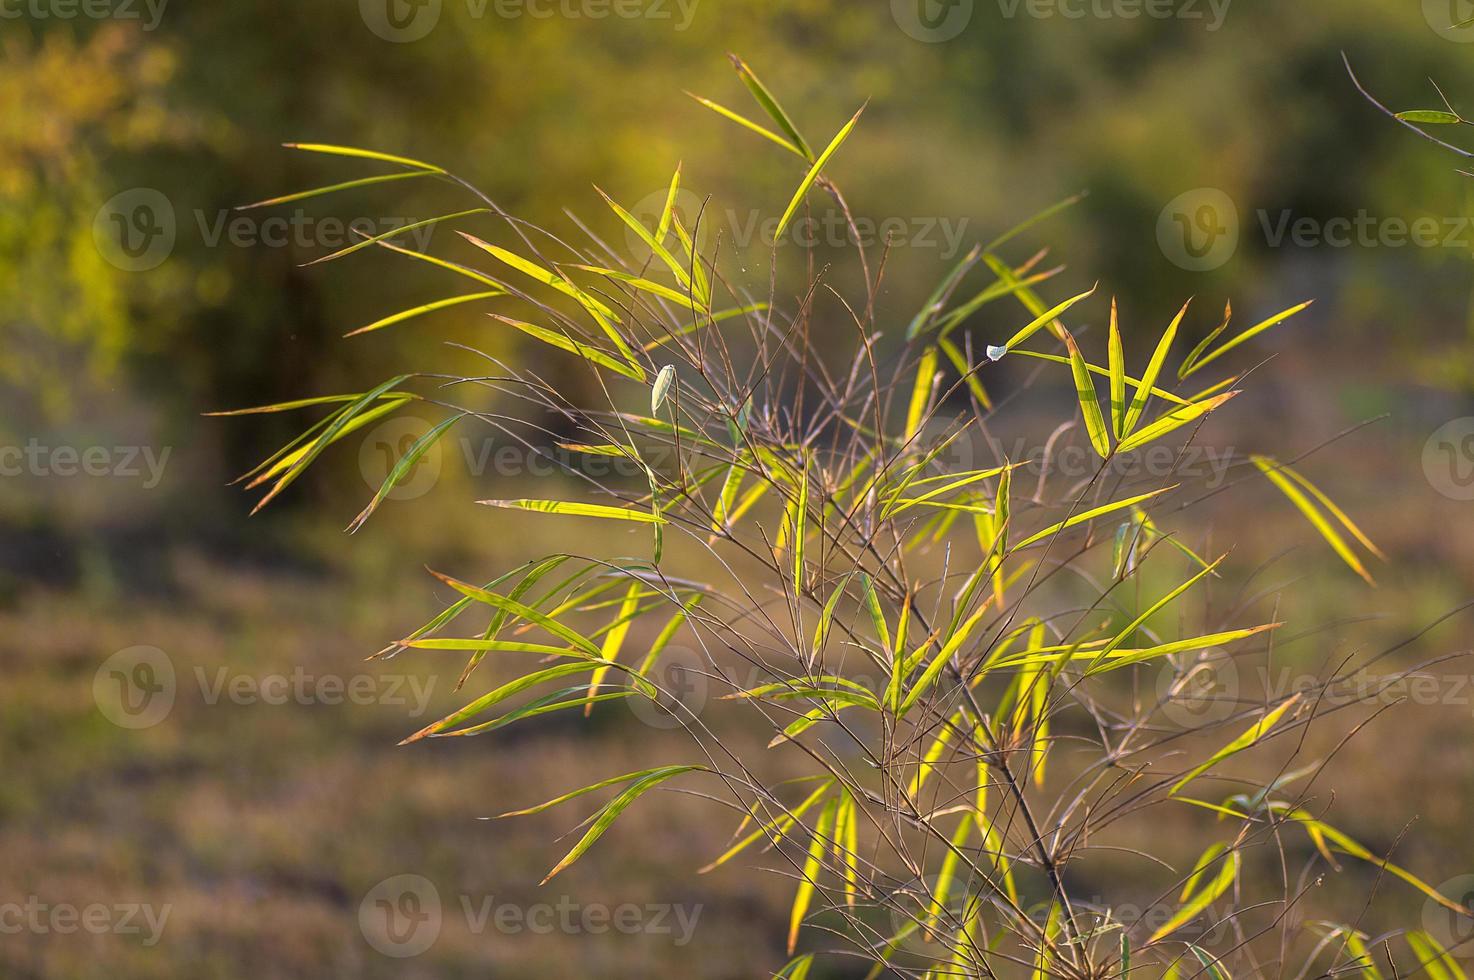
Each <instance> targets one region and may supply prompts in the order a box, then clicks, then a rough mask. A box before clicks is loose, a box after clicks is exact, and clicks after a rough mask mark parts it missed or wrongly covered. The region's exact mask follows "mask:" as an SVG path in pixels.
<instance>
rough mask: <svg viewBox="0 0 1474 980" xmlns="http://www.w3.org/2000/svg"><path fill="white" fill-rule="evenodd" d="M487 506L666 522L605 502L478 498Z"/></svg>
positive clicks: (665, 521) (644, 521)
mask: <svg viewBox="0 0 1474 980" xmlns="http://www.w3.org/2000/svg"><path fill="white" fill-rule="evenodd" d="M476 502H477V503H478V504H485V505H486V506H488V507H507V508H512V509H515V510H531V511H537V512H539V513H543V514H567V515H569V516H570V517H599V518H603V519H605V520H612V521H634V522H635V523H637V524H667V523H669V521H668V520H667V519H666V518H664V517H657V516H656V515H654V514H652V513H650V512H648V511H642V510H626V509H624V508H623V507H610V506H608V505H606V504H582V503H578V502H576V501H571V500H478V501H476Z"/></svg>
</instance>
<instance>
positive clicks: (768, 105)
mask: <svg viewBox="0 0 1474 980" xmlns="http://www.w3.org/2000/svg"><path fill="white" fill-rule="evenodd" d="M728 57H730V58H731V59H732V67H733V68H736V69H737V76H738V77H739V78H741V79H742V84H744V85H746V86H747V90H748V91H749V92H751V93H752V97H753V98H754V99H756V100H757V104H758V105H760V106H762V108H763V111H764V112H766V113H767V114H768V115H769V116H771V117H772V119H773V121H774V122H775V123H777V124H778V128H780V129H782V130H783V132H785V133H787V134H788V138H789V139H790V140H792V141H793V145H794V146H796V147H798V150H799V153H800V155H801V156H803V157H804V158H805V159H807V160H810V161H812V160H813V159H814V151H813V150H811V149H809V144H808V143H807V142H805V141H804V138H803V136H802V135H800V134H799V131H798V127H797V126H795V125H794V124H793V120H791V119H789V118H788V113H786V112H784V111H783V107H782V106H780V105H779V104H778V100H777V99H776V98H774V97H773V93H772V92H769V91H768V87H767V86H766V85H764V84H763V83H762V81H760V80H759V79H758V77H757V75H756V74H754V73H753V70H752V69H751V68H749V67H747V63H746V62H745V61H743V60H742V59H741V58H739V57H737V56H736V55H735V54H734V55H728Z"/></svg>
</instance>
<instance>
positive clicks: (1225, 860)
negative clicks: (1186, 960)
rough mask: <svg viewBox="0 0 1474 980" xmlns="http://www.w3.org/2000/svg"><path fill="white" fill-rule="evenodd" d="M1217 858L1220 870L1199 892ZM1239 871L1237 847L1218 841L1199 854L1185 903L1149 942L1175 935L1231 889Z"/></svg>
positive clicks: (1187, 889)
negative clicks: (1197, 887) (1200, 885)
mask: <svg viewBox="0 0 1474 980" xmlns="http://www.w3.org/2000/svg"><path fill="white" fill-rule="evenodd" d="M1215 861H1218V862H1220V864H1221V866H1220V867H1219V869H1218V873H1217V874H1216V875H1215V876H1214V877H1213V879H1212V880H1211V881H1209V882H1208V883H1207V884H1205V885H1203V887H1202V888H1200V889H1196V893H1194V892H1195V886H1196V885H1197V883H1198V882H1199V880H1201V879H1202V877H1203V874H1204V873H1205V872H1206V871H1207V869H1208V868H1209V867H1211V866H1212V865H1213V863H1214V862H1215ZM1238 872H1239V855H1238V852H1237V851H1230V850H1228V848H1227V846H1226V845H1223V844H1214V845H1213V846H1212V847H1210V848H1208V849H1207V850H1206V851H1204V852H1203V856H1202V857H1200V858H1198V863H1197V865H1196V867H1194V869H1193V873H1192V876H1191V877H1190V878H1188V881H1187V887H1186V888H1185V889H1184V890H1183V893H1182V907H1181V908H1179V909H1178V910H1177V914H1176V915H1174V916H1172V918H1170V919H1168V920H1167V921H1166V922H1164V923H1162V926H1161V928H1159V929H1158V930H1157V931H1156V932H1154V933H1152V935H1151V938H1150V939H1148V940H1147V945H1151V944H1152V943H1155V942H1157V941H1158V940H1160V939H1163V938H1165V937H1167V936H1169V935H1171V934H1172V933H1174V932H1176V931H1177V930H1178V929H1181V928H1182V927H1183V926H1185V925H1187V924H1188V923H1189V922H1191V921H1192V920H1193V919H1195V918H1197V917H1198V915H1199V914H1200V913H1202V911H1203V910H1204V909H1206V908H1207V907H1208V906H1209V905H1211V904H1213V902H1214V901H1215V900H1216V899H1218V897H1219V896H1221V895H1222V894H1223V893H1224V892H1226V891H1228V887H1229V886H1230V885H1232V884H1233V882H1234V879H1235V878H1236V877H1238ZM1204 965H1205V966H1206V965H1207V964H1206V963H1205V964H1204Z"/></svg>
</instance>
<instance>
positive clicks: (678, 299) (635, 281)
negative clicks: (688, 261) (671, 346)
mask: <svg viewBox="0 0 1474 980" xmlns="http://www.w3.org/2000/svg"><path fill="white" fill-rule="evenodd" d="M570 268H573V269H582V270H583V271H584V272H593V273H597V274H598V275H601V276H608V277H609V278H610V279H617V280H619V281H620V282H622V283H625V284H626V285H629V286H633V287H634V288H635V289H641V290H644V291H645V292H647V293H653V294H654V295H656V296H659V297H660V298H661V299H668V300H670V301H671V302H673V303H679V304H681V306H683V307H685V308H687V309H697V310H699V309H700V308H701V303H699V302H696V301H694V300H693V299H692V297H691V296H690V295H689V294H687V293H682V292H677V291H676V290H674V289H671V288H670V287H669V286H663V285H661V284H660V283H658V282H653V281H651V280H649V279H641V278H640V277H639V276H632V275H630V274H629V273H628V272H620V271H619V270H618V269H605V268H601V267H600V266H597V265H576V264H575V265H572V266H570Z"/></svg>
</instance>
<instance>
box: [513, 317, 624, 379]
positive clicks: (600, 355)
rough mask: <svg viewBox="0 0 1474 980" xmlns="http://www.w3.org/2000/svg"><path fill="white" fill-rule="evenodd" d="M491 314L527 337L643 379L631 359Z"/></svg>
mask: <svg viewBox="0 0 1474 980" xmlns="http://www.w3.org/2000/svg"><path fill="white" fill-rule="evenodd" d="M491 316H492V317H493V318H494V319H497V320H500V321H501V322H503V323H505V324H509V325H510V326H513V327H516V328H517V329H518V330H520V331H522V332H523V333H525V334H527V335H528V336H529V337H534V338H536V339H538V340H541V341H542V342H543V343H545V344H547V345H548V346H550V347H556V348H558V349H559V350H564V351H567V352H568V353H570V354H576V355H578V356H579V357H581V358H583V359H584V360H585V361H588V362H589V363H590V364H597V365H598V366H599V367H603V368H608V369H609V370H611V371H613V372H615V373H616V374H622V375H624V376H625V377H626V378H631V379H633V380H635V381H644V380H645V370H644V368H641V367H640V366H639V365H638V364H635V363H634V362H632V361H622V360H619V359H618V358H616V357H614V355H612V354H610V353H608V352H606V351H602V350H600V349H599V348H597V347H591V346H589V345H588V344H585V343H583V342H581V341H578V340H574V339H573V338H572V337H569V336H567V335H566V334H562V333H559V332H558V331H556V330H549V329H548V328H546V327H539V326H538V325H537V324H534V323H527V322H525V321H523V320H514V319H512V318H511V317H509V316H502V315H501V314H500V313H493V314H491Z"/></svg>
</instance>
